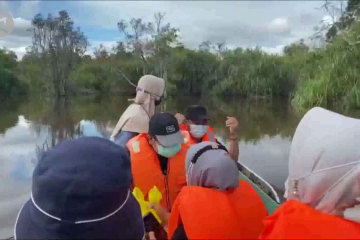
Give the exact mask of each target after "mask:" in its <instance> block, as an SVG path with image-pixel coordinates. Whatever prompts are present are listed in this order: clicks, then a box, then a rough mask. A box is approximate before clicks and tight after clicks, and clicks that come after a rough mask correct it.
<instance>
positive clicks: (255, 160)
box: [0, 96, 301, 238]
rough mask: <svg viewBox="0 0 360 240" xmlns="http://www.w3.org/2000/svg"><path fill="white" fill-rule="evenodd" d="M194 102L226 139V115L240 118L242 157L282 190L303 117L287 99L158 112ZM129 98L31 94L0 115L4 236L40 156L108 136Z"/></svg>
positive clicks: (208, 101) (207, 102)
mask: <svg viewBox="0 0 360 240" xmlns="http://www.w3.org/2000/svg"><path fill="white" fill-rule="evenodd" d="M191 104H202V105H204V106H206V107H207V108H208V111H209V116H210V118H211V125H212V127H213V128H214V130H215V133H216V135H217V137H218V138H219V140H220V141H222V142H223V143H225V144H226V143H227V142H226V139H227V138H228V129H227V128H226V126H225V121H226V117H227V116H235V117H236V118H237V119H238V120H239V122H240V125H239V128H238V137H239V140H240V161H241V162H243V163H244V164H245V165H247V166H248V167H250V168H251V169H253V170H254V171H255V172H256V173H258V174H259V175H261V176H262V177H263V178H264V179H266V180H267V181H269V182H270V183H271V184H273V185H274V186H275V187H276V188H278V189H282V188H283V183H284V181H285V179H286V176H287V159H288V154H289V147H290V141H291V136H292V134H293V132H294V130H295V127H296V125H297V124H298V121H299V120H300V117H301V116H298V115H296V114H295V113H294V112H293V111H292V110H291V108H289V106H288V104H287V102H283V101H267V102H265V101H259V102H250V101H245V100H239V99H216V98H203V99H197V98H190V97H186V98H181V99H175V98H173V99H167V100H166V101H164V102H163V103H162V105H161V106H160V108H159V109H158V110H159V111H168V112H172V113H176V112H182V113H184V112H185V109H186V107H187V106H189V105H191ZM128 105H129V101H128V97H93V96H87V97H77V98H71V99H60V100H58V101H52V100H49V99H44V98H43V99H35V98H31V99H29V100H27V101H24V102H23V103H21V104H18V105H12V108H10V109H9V110H7V111H3V112H2V114H1V115H0V158H1V161H0V165H1V166H0V189H1V193H0V194H1V195H2V196H5V197H2V198H1V201H0V208H1V209H4V211H2V213H1V214H0V222H1V223H2V224H1V227H0V238H6V237H10V236H12V234H13V233H12V228H13V225H14V222H15V218H16V215H17V212H18V210H19V209H20V207H21V205H22V204H23V203H24V201H26V199H27V198H28V197H29V193H30V187H31V174H32V171H33V169H34V166H35V165H36V162H37V160H38V158H39V157H40V156H41V154H42V153H43V152H44V151H45V150H46V149H48V148H50V147H53V146H55V145H56V144H58V143H59V142H61V141H63V140H65V139H71V138H77V137H80V136H98V137H104V138H107V137H109V136H110V134H111V131H112V128H113V127H114V126H115V124H116V123H117V121H118V119H119V117H120V115H121V113H122V112H123V111H124V110H125V109H126V107H127V106H128Z"/></svg>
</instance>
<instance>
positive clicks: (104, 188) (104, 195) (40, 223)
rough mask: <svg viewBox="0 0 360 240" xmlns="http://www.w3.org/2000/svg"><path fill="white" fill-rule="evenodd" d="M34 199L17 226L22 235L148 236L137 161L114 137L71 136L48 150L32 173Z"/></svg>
mask: <svg viewBox="0 0 360 240" xmlns="http://www.w3.org/2000/svg"><path fill="white" fill-rule="evenodd" d="M32 180H33V181H32V191H31V197H30V199H29V200H28V201H27V202H26V203H25V204H24V205H23V206H22V208H21V210H20V212H19V214H18V216H17V219H16V223H15V227H14V238H15V240H16V239H139V240H140V239H144V237H145V228H144V223H143V219H142V215H141V210H140V206H139V203H138V202H137V201H136V199H135V198H134V196H133V194H132V193H131V192H130V185H131V166H130V160H129V156H128V155H127V153H126V150H125V149H124V148H123V147H120V146H118V145H116V144H115V143H113V142H111V141H109V140H108V139H104V138H99V137H81V138H77V139H75V140H66V141H64V142H62V143H60V144H58V145H57V146H55V147H54V148H51V149H50V150H48V151H47V152H45V153H44V154H43V155H42V157H41V159H40V160H39V162H38V164H37V165H36V168H35V170H34V173H33V176H32Z"/></svg>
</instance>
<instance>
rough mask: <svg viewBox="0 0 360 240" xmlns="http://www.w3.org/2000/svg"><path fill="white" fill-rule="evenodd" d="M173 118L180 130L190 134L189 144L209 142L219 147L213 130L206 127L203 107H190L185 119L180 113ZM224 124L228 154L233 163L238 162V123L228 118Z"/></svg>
mask: <svg viewBox="0 0 360 240" xmlns="http://www.w3.org/2000/svg"><path fill="white" fill-rule="evenodd" d="M175 117H176V118H177V120H178V122H179V125H180V129H181V130H186V131H188V132H189V133H190V135H191V138H190V144H192V145H193V144H196V143H200V142H203V141H210V142H216V143H217V144H219V145H221V143H220V142H219V141H218V140H217V139H216V138H215V133H214V130H213V129H212V128H211V127H210V126H209V125H208V121H209V117H208V115H207V111H206V108H205V107H202V106H198V105H192V106H190V107H188V108H187V109H186V118H185V117H184V116H183V115H182V114H180V113H177V114H176V115H175ZM225 124H226V127H228V128H229V130H230V146H229V154H230V156H231V158H232V159H234V161H238V158H239V143H238V141H237V133H236V128H237V126H238V122H237V120H236V119H235V118H234V117H228V119H227V121H226V122H225Z"/></svg>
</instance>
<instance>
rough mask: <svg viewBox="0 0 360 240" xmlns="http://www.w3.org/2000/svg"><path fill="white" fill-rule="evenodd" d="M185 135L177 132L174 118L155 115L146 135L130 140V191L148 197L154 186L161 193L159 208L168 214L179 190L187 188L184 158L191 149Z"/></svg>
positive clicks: (178, 130)
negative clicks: (131, 189) (136, 189)
mask: <svg viewBox="0 0 360 240" xmlns="http://www.w3.org/2000/svg"><path fill="white" fill-rule="evenodd" d="M189 137H190V136H189V134H188V132H186V131H184V132H182V131H180V129H179V125H178V122H177V120H176V118H175V117H174V116H173V115H172V114H169V113H156V114H154V116H152V117H151V119H150V122H149V133H141V134H139V135H138V136H136V137H134V138H132V139H131V140H130V141H129V142H128V144H127V148H128V149H129V151H130V157H131V169H132V174H133V187H139V188H140V190H141V191H142V192H143V193H144V195H145V199H146V200H147V197H148V196H147V194H148V193H149V191H150V190H151V189H152V188H153V187H154V186H156V187H157V188H158V189H159V190H160V192H161V193H162V200H161V202H160V203H161V205H162V206H163V207H164V208H166V209H167V210H168V211H169V212H170V211H171V206H172V204H173V203H174V201H175V198H176V197H177V195H178V194H179V192H180V190H181V188H182V187H183V186H185V185H186V177H185V157H186V152H187V150H188V148H189V146H190V144H189Z"/></svg>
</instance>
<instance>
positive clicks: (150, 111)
mask: <svg viewBox="0 0 360 240" xmlns="http://www.w3.org/2000/svg"><path fill="white" fill-rule="evenodd" d="M164 88H165V81H164V79H162V78H158V77H155V76H153V75H145V76H142V77H141V78H140V80H139V82H138V84H137V88H136V98H135V102H134V103H133V104H131V105H130V106H129V107H128V108H127V109H126V110H125V112H124V113H123V114H122V115H121V117H120V119H119V121H118V123H117V124H116V126H115V128H114V130H113V132H112V134H111V136H110V139H111V140H113V141H115V143H117V144H118V145H120V146H122V147H126V143H127V142H128V141H129V140H130V139H131V138H133V137H135V136H137V135H138V134H139V133H147V132H148V130H149V120H150V118H151V117H152V116H153V115H154V113H155V107H156V106H158V105H159V104H160V103H161V99H162V95H163V92H164Z"/></svg>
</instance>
